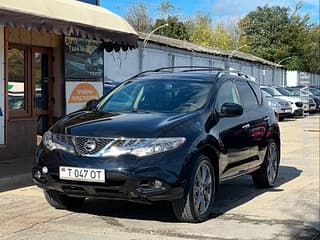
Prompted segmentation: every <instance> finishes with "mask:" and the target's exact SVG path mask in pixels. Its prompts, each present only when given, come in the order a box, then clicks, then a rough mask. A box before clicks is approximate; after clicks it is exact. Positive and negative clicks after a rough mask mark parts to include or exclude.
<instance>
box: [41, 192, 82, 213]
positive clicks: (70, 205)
mask: <svg viewBox="0 0 320 240" xmlns="http://www.w3.org/2000/svg"><path fill="white" fill-rule="evenodd" d="M43 192H44V196H45V198H46V200H47V202H48V203H49V204H50V205H51V206H52V207H54V208H57V209H65V210H74V211H75V210H79V209H80V208H81V207H82V206H83V203H84V200H85V198H77V197H69V196H67V195H65V194H63V193H60V192H58V191H55V190H44V191H43Z"/></svg>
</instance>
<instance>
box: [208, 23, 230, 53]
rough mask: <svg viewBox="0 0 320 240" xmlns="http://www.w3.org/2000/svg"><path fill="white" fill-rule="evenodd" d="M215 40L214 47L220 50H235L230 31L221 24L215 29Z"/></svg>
mask: <svg viewBox="0 0 320 240" xmlns="http://www.w3.org/2000/svg"><path fill="white" fill-rule="evenodd" d="M212 34H213V40H212V47H216V48H220V49H231V48H233V45H234V44H233V39H232V36H231V34H230V33H229V32H228V30H227V29H226V28H225V27H224V25H223V24H221V23H219V24H218V25H216V26H215V27H214V29H213V32H212Z"/></svg>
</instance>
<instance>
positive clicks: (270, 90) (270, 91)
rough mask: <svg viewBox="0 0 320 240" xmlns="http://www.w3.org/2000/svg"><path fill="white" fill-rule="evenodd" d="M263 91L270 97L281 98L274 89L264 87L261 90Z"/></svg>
mask: <svg viewBox="0 0 320 240" xmlns="http://www.w3.org/2000/svg"><path fill="white" fill-rule="evenodd" d="M262 89H263V90H264V91H266V92H267V93H269V94H270V95H271V96H273V97H275V96H283V95H282V94H281V93H280V92H279V91H278V90H277V89H275V88H270V87H264V88H262Z"/></svg>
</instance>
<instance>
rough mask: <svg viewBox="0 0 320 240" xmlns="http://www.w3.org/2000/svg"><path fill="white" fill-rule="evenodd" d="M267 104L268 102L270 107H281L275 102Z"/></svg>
mask: <svg viewBox="0 0 320 240" xmlns="http://www.w3.org/2000/svg"><path fill="white" fill-rule="evenodd" d="M268 104H269V106H270V107H273V108H279V107H281V105H280V104H279V103H275V102H268Z"/></svg>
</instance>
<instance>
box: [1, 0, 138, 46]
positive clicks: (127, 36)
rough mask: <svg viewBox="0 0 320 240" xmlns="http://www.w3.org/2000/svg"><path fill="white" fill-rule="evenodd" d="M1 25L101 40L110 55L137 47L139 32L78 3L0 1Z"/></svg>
mask: <svg viewBox="0 0 320 240" xmlns="http://www.w3.org/2000/svg"><path fill="white" fill-rule="evenodd" d="M0 25H4V26H12V27H23V28H25V29H27V30H31V29H35V30H37V31H46V32H54V33H55V34H58V35H62V34H63V35H65V36H73V37H81V38H87V39H95V40H101V41H103V42H104V43H105V48H106V49H107V50H108V51H112V50H114V49H115V50H119V49H120V48H121V49H123V50H125V51H126V50H127V49H132V48H136V47H137V44H138V34H137V32H136V31H135V30H134V29H133V28H132V27H131V25H130V24H129V23H128V22H127V21H126V20H124V19H123V18H122V17H120V16H118V15H116V14H114V13H112V12H110V11H108V10H107V9H105V8H102V7H99V6H94V5H91V4H87V3H83V2H79V1H76V0H0Z"/></svg>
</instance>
